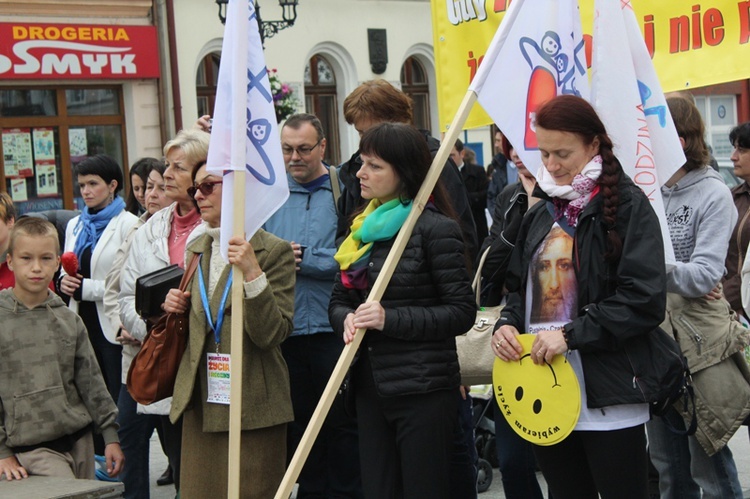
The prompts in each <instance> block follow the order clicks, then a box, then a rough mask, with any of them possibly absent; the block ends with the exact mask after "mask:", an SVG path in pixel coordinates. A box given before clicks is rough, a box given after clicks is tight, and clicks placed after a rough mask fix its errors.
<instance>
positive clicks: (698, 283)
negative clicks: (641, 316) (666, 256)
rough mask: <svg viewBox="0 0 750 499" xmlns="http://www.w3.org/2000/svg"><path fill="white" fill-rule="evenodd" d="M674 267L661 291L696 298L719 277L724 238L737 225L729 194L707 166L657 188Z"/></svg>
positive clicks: (727, 242)
mask: <svg viewBox="0 0 750 499" xmlns="http://www.w3.org/2000/svg"><path fill="white" fill-rule="evenodd" d="M661 194H662V198H663V200H664V210H665V211H666V215H667V224H668V225H669V235H670V237H671V239H672V247H673V248H674V253H675V258H676V259H677V266H676V267H675V268H674V269H672V271H671V272H669V273H668V274H667V291H669V292H670V293H677V294H679V295H681V296H685V297H689V298H697V297H699V296H703V295H705V294H706V293H708V292H709V291H711V290H712V289H713V288H714V287H715V286H716V285H717V284H718V283H719V281H720V280H721V278H722V277H723V276H724V271H725V269H724V260H725V258H726V256H727V248H728V247H729V237H730V236H731V234H732V230H733V229H734V225H735V223H737V209H736V208H735V207H734V203H733V201H732V194H731V192H730V191H729V188H728V187H727V186H726V185H725V184H724V181H723V180H722V179H721V176H720V175H719V174H718V173H716V172H715V171H714V170H713V169H711V168H709V167H702V168H698V169H695V170H693V171H690V172H688V173H687V174H686V175H685V176H684V177H682V178H681V179H680V180H679V181H678V182H677V183H676V184H675V185H673V186H672V187H667V186H663V187H662V188H661Z"/></svg>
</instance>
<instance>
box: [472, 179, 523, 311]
mask: <svg viewBox="0 0 750 499" xmlns="http://www.w3.org/2000/svg"><path fill="white" fill-rule="evenodd" d="M528 206H529V196H528V194H526V190H525V189H524V188H523V184H521V182H520V181H519V182H517V183H515V184H513V185H509V186H507V187H506V188H505V189H503V192H501V193H500V194H499V195H498V196H497V200H496V201H495V203H494V207H495V211H494V212H493V213H492V227H491V228H490V235H489V236H487V238H486V239H485V240H484V242H483V243H482V248H481V249H480V250H479V255H480V256H481V255H482V254H484V251H485V250H486V249H487V248H489V247H491V248H492V249H491V250H490V252H489V253H488V254H487V259H486V261H485V262H484V267H483V268H482V304H483V305H485V306H494V305H499V304H500V301H501V300H502V297H503V288H504V286H505V273H506V271H507V270H508V263H509V262H510V256H511V254H512V252H513V248H515V246H516V237H518V230H519V229H520V228H521V220H523V216H524V215H525V214H526V210H527V209H528Z"/></svg>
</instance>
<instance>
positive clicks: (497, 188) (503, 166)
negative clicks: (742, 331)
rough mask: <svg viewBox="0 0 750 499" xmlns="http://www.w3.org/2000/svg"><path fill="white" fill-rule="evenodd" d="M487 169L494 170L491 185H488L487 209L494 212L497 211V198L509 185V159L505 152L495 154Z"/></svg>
mask: <svg viewBox="0 0 750 499" xmlns="http://www.w3.org/2000/svg"><path fill="white" fill-rule="evenodd" d="M487 171H491V172H492V178H491V179H490V185H489V186H488V187H487V209H488V210H490V213H492V212H494V211H495V200H496V199H497V197H498V196H499V195H500V193H501V192H502V191H503V189H505V188H506V187H507V186H508V159H507V158H506V157H505V155H504V154H503V153H498V154H495V157H494V158H492V161H490V164H489V166H488V167H487Z"/></svg>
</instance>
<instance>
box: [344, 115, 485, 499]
mask: <svg viewBox="0 0 750 499" xmlns="http://www.w3.org/2000/svg"><path fill="white" fill-rule="evenodd" d="M360 151H361V156H362V159H363V161H364V162H363V165H362V167H361V168H360V170H359V172H358V173H357V177H358V178H359V180H360V186H361V188H362V197H363V198H365V199H369V200H370V203H369V205H368V206H367V207H366V208H365V210H364V211H363V212H362V213H361V214H359V215H357V216H356V217H355V218H354V220H353V222H352V230H351V232H350V235H349V236H348V237H347V239H346V240H345V241H344V242H343V243H342V245H341V247H340V248H339V251H338V252H337V253H336V256H335V258H336V260H337V261H338V262H339V264H340V267H341V269H342V271H341V273H340V275H339V277H338V278H337V281H336V284H335V285H334V289H333V294H332V296H331V302H330V305H329V316H330V319H331V326H333V328H334V330H335V331H336V332H337V333H339V334H342V335H343V337H344V341H345V342H347V343H349V342H351V341H352V339H353V337H354V334H355V331H356V329H359V328H362V329H366V330H367V331H368V332H367V334H366V336H365V337H364V339H363V342H362V345H361V347H360V351H359V358H358V359H357V360H356V361H355V364H354V365H353V367H352V370H351V389H352V390H353V392H354V399H355V402H356V410H357V420H358V421H357V422H358V426H359V442H360V456H361V463H362V484H363V489H364V492H365V496H366V497H369V498H381V497H403V498H414V499H417V498H423V497H430V498H446V499H447V498H448V497H449V496H450V479H449V469H450V453H451V450H452V444H453V431H454V429H455V427H456V424H457V415H458V409H457V405H456V404H457V397H456V392H457V390H458V387H459V382H460V376H459V368H458V358H457V356H456V343H455V337H456V336H457V335H459V334H462V333H465V332H466V331H467V330H468V329H469V328H471V326H472V324H473V322H474V318H475V316H476V305H475V304H474V299H473V297H472V292H471V285H470V277H469V272H468V265H467V260H466V256H465V245H464V242H463V239H462V237H461V229H460V227H459V225H458V223H457V222H456V221H455V220H454V219H452V218H451V217H449V216H446V215H445V214H444V213H450V212H451V210H450V207H449V206H450V205H449V204H446V203H445V197H444V194H443V192H442V190H441V189H440V188H439V187H438V188H437V189H436V190H435V191H434V198H433V199H434V202H429V203H428V205H427V207H426V209H425V211H424V212H423V213H422V215H421V216H420V218H419V220H418V221H417V224H416V226H415V228H414V231H413V232H412V234H411V237H410V238H409V241H408V243H407V245H406V248H405V250H404V253H403V256H402V258H401V260H400V261H399V263H398V265H397V267H396V270H395V272H394V273H393V277H392V278H391V281H390V284H389V285H388V288H387V289H386V291H385V293H384V295H383V298H382V300H381V301H380V302H368V301H366V300H367V295H368V294H369V292H370V290H371V289H372V286H373V284H374V283H375V280H376V279H377V277H378V275H379V273H380V271H381V269H382V267H383V264H384V262H385V259H386V257H387V256H388V253H389V251H390V249H391V246H392V245H393V242H394V239H395V236H396V233H397V232H398V230H399V229H400V227H401V225H402V224H403V222H404V221H405V219H406V217H407V216H408V213H409V211H410V210H411V207H412V199H413V198H414V197H415V196H416V194H417V191H418V190H419V187H420V186H421V184H422V181H423V180H424V178H425V176H426V173H427V171H428V170H429V167H430V163H431V156H430V152H429V149H428V147H427V142H426V141H425V139H424V137H423V136H422V135H421V134H420V133H419V131H417V130H416V129H415V128H413V127H411V126H409V125H403V124H393V123H383V124H380V125H377V126H375V127H373V128H371V129H370V130H368V131H367V132H366V133H365V134H364V136H363V137H362V141H361V143H360Z"/></svg>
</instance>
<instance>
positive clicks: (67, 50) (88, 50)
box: [0, 23, 159, 80]
mask: <svg viewBox="0 0 750 499" xmlns="http://www.w3.org/2000/svg"><path fill="white" fill-rule="evenodd" d="M156 40H157V39H156V28H155V27H154V26H103V25H93V24H28V23H0V79H15V80H21V79H23V80H28V79H34V80H38V79H87V78H96V79H101V78H112V79H124V78H158V77H159V54H158V50H157V47H158V45H157V41H156Z"/></svg>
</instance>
